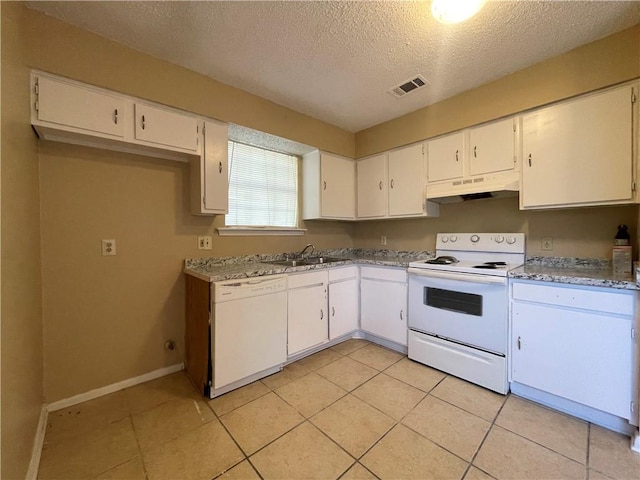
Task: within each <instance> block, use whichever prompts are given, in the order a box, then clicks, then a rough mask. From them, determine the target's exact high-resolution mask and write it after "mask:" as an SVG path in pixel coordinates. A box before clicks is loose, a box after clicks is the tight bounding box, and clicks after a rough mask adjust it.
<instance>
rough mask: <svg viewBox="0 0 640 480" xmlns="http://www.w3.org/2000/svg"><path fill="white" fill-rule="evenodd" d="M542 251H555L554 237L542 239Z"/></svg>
mask: <svg viewBox="0 0 640 480" xmlns="http://www.w3.org/2000/svg"><path fill="white" fill-rule="evenodd" d="M542 250H553V237H542Z"/></svg>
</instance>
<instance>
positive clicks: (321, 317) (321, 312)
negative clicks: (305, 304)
mask: <svg viewBox="0 0 640 480" xmlns="http://www.w3.org/2000/svg"><path fill="white" fill-rule="evenodd" d="M323 318H324V310H322V309H320V320H322V319H323Z"/></svg>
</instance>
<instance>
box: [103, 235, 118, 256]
mask: <svg viewBox="0 0 640 480" xmlns="http://www.w3.org/2000/svg"><path fill="white" fill-rule="evenodd" d="M115 254H116V241H115V239H113V238H110V239H107V240H102V256H103V257H108V256H110V255H115Z"/></svg>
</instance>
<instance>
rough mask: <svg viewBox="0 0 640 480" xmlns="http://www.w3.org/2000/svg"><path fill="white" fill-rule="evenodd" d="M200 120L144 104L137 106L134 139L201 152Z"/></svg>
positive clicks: (172, 148)
mask: <svg viewBox="0 0 640 480" xmlns="http://www.w3.org/2000/svg"><path fill="white" fill-rule="evenodd" d="M198 130H199V127H198V118H197V117H195V116H193V115H185V114H182V113H178V112H175V111H170V110H168V109H164V108H161V107H156V106H151V105H147V104H142V103H136V104H135V127H134V137H135V139H136V140H137V141H142V142H145V143H151V144H155V145H160V146H162V147H163V148H168V149H171V150H179V151H186V152H193V153H196V152H198V151H199V144H198V143H199V131H198Z"/></svg>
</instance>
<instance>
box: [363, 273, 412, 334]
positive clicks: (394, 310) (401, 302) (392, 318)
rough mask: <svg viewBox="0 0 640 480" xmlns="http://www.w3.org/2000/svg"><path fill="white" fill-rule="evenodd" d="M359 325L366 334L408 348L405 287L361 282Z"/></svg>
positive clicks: (386, 283) (379, 282) (399, 284)
mask: <svg viewBox="0 0 640 480" xmlns="http://www.w3.org/2000/svg"><path fill="white" fill-rule="evenodd" d="M360 324H361V327H362V329H363V330H364V331H366V332H369V333H372V334H374V335H377V336H379V337H382V338H386V339H387V340H391V341H393V342H395V343H398V344H400V345H407V285H406V284H402V283H394V282H384V281H379V280H371V279H368V278H363V279H362V280H361V281H360Z"/></svg>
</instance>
